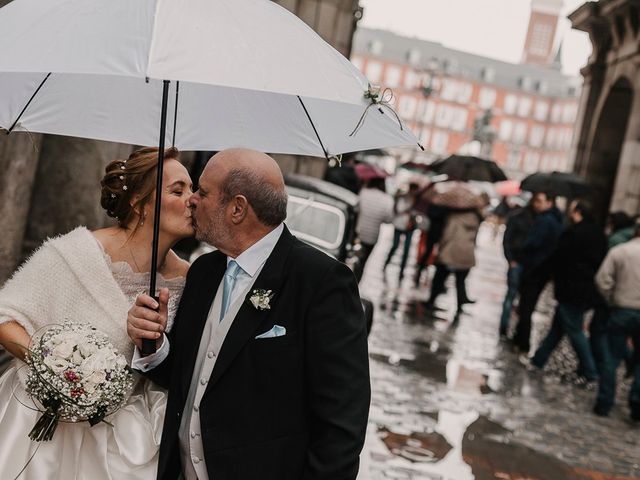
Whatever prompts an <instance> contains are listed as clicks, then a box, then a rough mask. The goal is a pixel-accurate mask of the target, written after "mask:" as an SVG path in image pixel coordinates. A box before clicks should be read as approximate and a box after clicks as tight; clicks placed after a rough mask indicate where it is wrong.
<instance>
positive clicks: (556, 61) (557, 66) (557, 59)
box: [551, 40, 562, 71]
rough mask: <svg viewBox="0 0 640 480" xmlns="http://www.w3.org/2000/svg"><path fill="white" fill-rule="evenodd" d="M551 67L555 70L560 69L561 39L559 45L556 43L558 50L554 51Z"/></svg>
mask: <svg viewBox="0 0 640 480" xmlns="http://www.w3.org/2000/svg"><path fill="white" fill-rule="evenodd" d="M551 68H553V69H554V70H557V71H561V70H562V40H561V41H560V45H558V51H557V52H556V56H555V58H554V59H553V63H552V64H551Z"/></svg>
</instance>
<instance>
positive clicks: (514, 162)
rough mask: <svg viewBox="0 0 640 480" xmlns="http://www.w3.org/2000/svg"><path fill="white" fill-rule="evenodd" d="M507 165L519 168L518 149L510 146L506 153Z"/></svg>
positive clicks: (514, 168)
mask: <svg viewBox="0 0 640 480" xmlns="http://www.w3.org/2000/svg"><path fill="white" fill-rule="evenodd" d="M507 167H508V168H511V169H513V170H520V149H519V148H512V149H511V150H509V153H508V154H507Z"/></svg>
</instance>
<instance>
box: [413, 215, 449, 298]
mask: <svg viewBox="0 0 640 480" xmlns="http://www.w3.org/2000/svg"><path fill="white" fill-rule="evenodd" d="M448 213H449V209H448V208H446V207H441V206H439V205H434V204H430V205H429V206H428V207H427V218H428V219H429V230H427V232H425V235H426V237H427V238H426V245H425V249H424V252H423V253H422V255H421V256H420V258H419V259H418V264H417V265H416V276H415V279H414V283H415V286H416V287H418V286H419V285H420V277H421V276H422V271H423V270H424V269H425V268H427V267H428V266H429V265H428V264H429V259H430V258H431V255H432V254H433V249H434V248H435V246H436V245H437V244H438V242H440V239H441V238H442V234H443V232H444V227H445V222H446V219H447V214H448Z"/></svg>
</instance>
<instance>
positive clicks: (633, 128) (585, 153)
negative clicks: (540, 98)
mask: <svg viewBox="0 0 640 480" xmlns="http://www.w3.org/2000/svg"><path fill="white" fill-rule="evenodd" d="M639 8H640V7H639V6H638V3H637V2H635V1H632V0H600V1H599V2H597V3H596V2H588V3H585V4H584V5H583V6H581V7H580V8H579V9H577V10H576V11H575V12H573V13H572V14H571V15H570V16H569V18H570V20H571V22H572V23H573V28H576V29H578V30H582V31H585V32H588V33H589V37H590V39H591V43H592V45H593V53H592V55H591V57H590V58H589V64H588V65H587V66H586V67H585V68H583V69H582V75H583V76H584V89H583V92H582V98H581V100H580V109H579V113H578V122H577V126H576V144H575V170H576V172H578V173H580V174H581V175H583V176H584V177H585V178H586V179H587V181H588V182H589V183H591V185H592V186H593V187H594V188H595V190H596V192H597V202H598V205H599V209H600V214H601V217H603V216H604V214H605V213H606V212H607V211H609V210H626V211H627V212H628V213H629V214H637V213H640V140H639V139H640V95H638V93H639V91H640V43H639V41H638V40H639V38H640V12H639Z"/></svg>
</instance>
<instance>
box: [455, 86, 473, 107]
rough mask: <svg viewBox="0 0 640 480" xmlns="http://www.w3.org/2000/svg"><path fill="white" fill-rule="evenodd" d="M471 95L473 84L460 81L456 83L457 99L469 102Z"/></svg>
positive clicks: (461, 101)
mask: <svg viewBox="0 0 640 480" xmlns="http://www.w3.org/2000/svg"><path fill="white" fill-rule="evenodd" d="M471 95H473V86H472V85H471V84H470V83H466V82H461V83H459V84H458V95H457V96H456V97H457V100H458V102H460V103H465V104H466V103H469V102H470V101H471Z"/></svg>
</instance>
